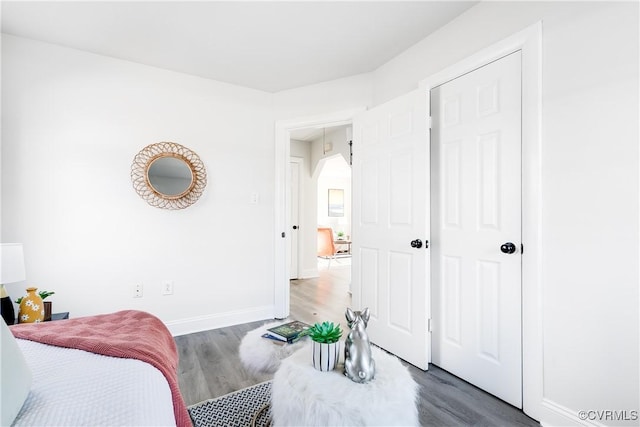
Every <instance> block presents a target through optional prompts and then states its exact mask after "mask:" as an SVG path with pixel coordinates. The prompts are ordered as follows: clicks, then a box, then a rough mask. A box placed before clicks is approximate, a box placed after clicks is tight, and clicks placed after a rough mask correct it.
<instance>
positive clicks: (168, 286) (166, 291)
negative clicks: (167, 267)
mask: <svg viewBox="0 0 640 427" xmlns="http://www.w3.org/2000/svg"><path fill="white" fill-rule="evenodd" d="M162 295H173V281H171V280H165V281H164V282H162Z"/></svg>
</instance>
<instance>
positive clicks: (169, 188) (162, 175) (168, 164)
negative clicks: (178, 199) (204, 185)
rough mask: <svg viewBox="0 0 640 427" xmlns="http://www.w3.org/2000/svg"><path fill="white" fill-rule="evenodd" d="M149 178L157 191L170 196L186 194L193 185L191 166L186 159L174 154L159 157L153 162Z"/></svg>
mask: <svg viewBox="0 0 640 427" xmlns="http://www.w3.org/2000/svg"><path fill="white" fill-rule="evenodd" d="M147 179H148V180H149V183H150V184H151V186H152V187H153V189H154V190H155V191H157V192H158V193H160V194H162V195H164V196H168V197H172V196H173V197H175V196H179V195H181V194H184V193H185V192H187V191H188V190H190V189H191V187H192V186H193V173H192V172H191V168H190V167H189V165H188V164H187V162H186V161H184V160H183V159H181V158H178V157H173V156H163V157H158V158H157V159H155V160H154V161H153V162H151V164H150V165H149V167H148V169H147Z"/></svg>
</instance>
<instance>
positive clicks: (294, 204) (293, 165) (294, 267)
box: [289, 157, 302, 279]
mask: <svg viewBox="0 0 640 427" xmlns="http://www.w3.org/2000/svg"><path fill="white" fill-rule="evenodd" d="M301 163H302V159H299V158H294V157H292V158H291V161H290V162H289V173H290V175H291V180H290V182H291V186H290V187H289V191H290V193H289V200H291V220H290V221H289V223H290V224H291V231H290V232H291V240H290V241H291V248H290V249H291V250H290V251H289V252H290V253H291V263H290V266H289V279H297V278H298V276H299V272H298V268H299V267H298V265H299V262H298V259H299V255H300V254H299V252H300V248H299V247H298V242H299V234H300V232H299V230H300V164H301Z"/></svg>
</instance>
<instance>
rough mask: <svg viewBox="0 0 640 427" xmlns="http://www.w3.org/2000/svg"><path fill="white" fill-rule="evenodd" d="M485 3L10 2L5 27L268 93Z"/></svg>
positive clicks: (374, 59) (402, 41)
mask: <svg viewBox="0 0 640 427" xmlns="http://www.w3.org/2000/svg"><path fill="white" fill-rule="evenodd" d="M475 3H477V1H451V0H449V1H409V2H404V1H374V2H369V1H322V2H320V1H284V2H276V1H255V2H252V1H191V2H180V1H137V2H129V1H96V2H85V1H64V2H63V1H6V0H3V1H2V2H1V8H2V10H1V12H2V21H1V25H2V32H3V33H8V34H12V35H16V36H21V37H26V38H30V39H35V40H41V41H45V42H49V43H55V44H59V45H62V46H67V47H71V48H76V49H82V50H85V51H89V52H93V53H98V54H101V55H107V56H111V57H115V58H120V59H125V60H129V61H133V62H138V63H141V64H146V65H151V66H156V67H160V68H165V69H169V70H173V71H179V72H183V73H188V74H193V75H196V76H201V77H205V78H210V79H214V80H218V81H222V82H227V83H232V84H236V85H240V86H245V87H249V88H254V89H259V90H263V91H267V92H278V91H281V90H286V89H291V88H296V87H300V86H306V85H310V84H314V83H319V82H323V81H328V80H333V79H338V78H342V77H346V76H351V75H355V74H360V73H366V72H370V71H373V70H375V69H376V68H378V67H379V66H380V65H382V64H384V63H385V62H387V61H388V60H390V59H391V58H393V57H394V56H396V55H398V54H399V53H400V52H402V51H404V50H406V49H407V48H408V47H410V46H412V45H414V44H415V43H417V42H418V41H420V40H422V39H423V38H425V37H426V36H427V35H429V34H430V33H432V32H433V31H435V30H437V29H438V28H440V27H441V26H443V25H445V24H446V23H448V22H449V21H451V20H452V19H453V18H455V17H456V16H458V15H460V14H461V13H463V12H464V11H465V10H467V9H468V8H470V7H471V6H473V5H474V4H475Z"/></svg>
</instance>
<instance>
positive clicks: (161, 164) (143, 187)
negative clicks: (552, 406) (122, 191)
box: [131, 142, 207, 209]
mask: <svg viewBox="0 0 640 427" xmlns="http://www.w3.org/2000/svg"><path fill="white" fill-rule="evenodd" d="M131 182H132V183H133V188H134V189H135V190H136V192H137V193H138V194H139V195H140V197H142V198H143V199H144V200H146V202H147V203H149V204H150V205H151V206H155V207H157V208H162V209H184V208H187V207H189V206H191V205H192V204H194V203H195V202H197V201H198V199H199V198H200V196H201V195H202V192H203V191H204V188H205V187H206V186H207V171H206V170H205V167H204V164H203V163H202V160H200V157H198V155H197V154H196V153H194V152H193V151H191V150H189V149H188V148H187V147H185V146H183V145H180V144H176V143H175V142H158V143H155V144H150V145H147V146H146V147H144V148H143V149H142V150H141V151H140V152H139V153H138V154H136V156H135V157H134V158H133V163H132V164H131Z"/></svg>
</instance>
